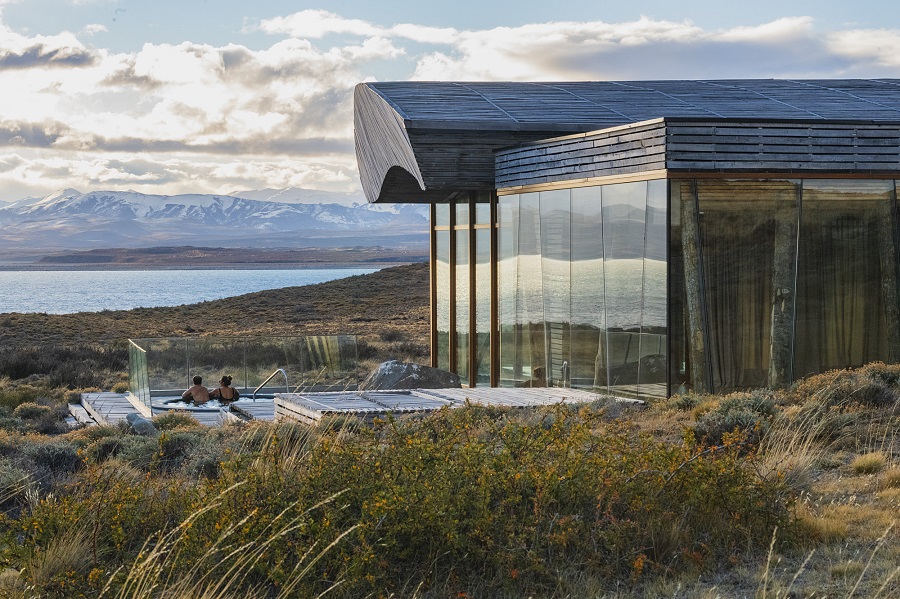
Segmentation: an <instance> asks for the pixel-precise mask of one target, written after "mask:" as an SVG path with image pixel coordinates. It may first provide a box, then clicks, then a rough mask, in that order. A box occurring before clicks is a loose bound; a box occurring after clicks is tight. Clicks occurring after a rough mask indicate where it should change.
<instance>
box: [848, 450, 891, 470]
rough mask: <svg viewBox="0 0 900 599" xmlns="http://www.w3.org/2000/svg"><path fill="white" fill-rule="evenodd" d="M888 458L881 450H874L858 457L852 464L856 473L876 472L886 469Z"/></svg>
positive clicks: (851, 466)
mask: <svg viewBox="0 0 900 599" xmlns="http://www.w3.org/2000/svg"><path fill="white" fill-rule="evenodd" d="M886 463H887V459H886V458H885V456H884V454H883V453H882V452H880V451H873V452H870V453H867V454H864V455H861V456H859V457H857V458H856V459H855V460H853V462H851V464H850V468H851V469H852V470H853V472H855V473H856V474H876V473H878V472H881V470H883V469H884V466H885V464H886Z"/></svg>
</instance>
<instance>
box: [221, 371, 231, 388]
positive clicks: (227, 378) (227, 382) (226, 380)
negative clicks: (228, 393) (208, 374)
mask: <svg viewBox="0 0 900 599" xmlns="http://www.w3.org/2000/svg"><path fill="white" fill-rule="evenodd" d="M222 382H223V383H225V386H226V387H230V386H231V377H230V376H228V375H227V374H226V375H224V376H223V377H222Z"/></svg>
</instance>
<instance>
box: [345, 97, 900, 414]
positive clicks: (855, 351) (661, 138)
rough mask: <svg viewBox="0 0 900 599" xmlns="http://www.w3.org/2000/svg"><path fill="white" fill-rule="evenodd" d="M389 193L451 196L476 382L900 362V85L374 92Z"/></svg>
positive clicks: (650, 387) (457, 357) (441, 301)
mask: <svg viewBox="0 0 900 599" xmlns="http://www.w3.org/2000/svg"><path fill="white" fill-rule="evenodd" d="M355 136H356V150H357V158H358V161H359V168H360V173H361V178H362V184H363V188H364V190H365V193H366V195H367V198H368V199H369V201H370V202H427V203H430V204H431V214H432V227H431V229H432V233H431V256H432V259H431V265H432V268H431V299H432V301H431V306H432V361H433V365H434V366H438V367H441V368H445V369H449V370H452V371H454V372H457V373H458V374H459V375H460V376H461V377H462V378H463V380H464V381H466V382H467V383H468V384H469V385H471V386H570V387H575V388H584V389H593V390H599V391H606V390H609V391H612V392H614V393H617V394H626V395H638V396H641V395H666V394H672V393H675V392H677V391H681V390H685V389H693V390H697V391H712V392H727V391H730V390H735V389H742V388H749V387H761V386H773V387H778V386H784V385H788V384H790V383H791V382H792V381H794V380H797V379H799V378H801V377H804V376H807V375H810V374H813V373H819V372H824V371H826V370H829V369H833V368H845V367H852V366H859V365H861V364H864V363H866V362H871V361H875V360H883V361H889V362H895V361H897V360H900V322H898V287H897V281H898V276H897V274H898V273H897V269H898V262H900V261H898V234H900V230H898V220H897V218H898V217H897V193H896V186H897V181H896V180H897V179H900V80H824V81H823V80H816V81H810V80H807V81H798V80H791V81H788V80H731V81H642V82H582V83H437V82H434V83H429V82H418V83H417V82H402V83H364V84H360V85H358V86H357V88H356V92H355Z"/></svg>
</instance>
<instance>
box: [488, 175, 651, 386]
mask: <svg viewBox="0 0 900 599" xmlns="http://www.w3.org/2000/svg"><path fill="white" fill-rule="evenodd" d="M666 212H667V201H666V186H665V182H664V181H652V182H648V181H640V182H636V183H622V184H614V185H604V186H597V187H581V188H575V189H563V190H553V191H547V192H538V193H527V194H519V195H509V196H503V197H501V198H500V199H499V213H500V219H499V221H500V227H499V232H498V235H499V237H498V239H499V247H500V256H499V260H500V264H499V267H498V273H499V281H498V288H499V290H500V293H499V296H500V297H499V302H500V323H499V327H500V373H499V382H500V384H501V385H503V386H571V387H576V388H583V389H593V390H598V391H602V392H613V393H617V394H624V395H634V396H641V395H664V394H665V392H666V364H667V356H666V352H667V340H666V276H667V275H666V222H667V220H666V219H667V217H666Z"/></svg>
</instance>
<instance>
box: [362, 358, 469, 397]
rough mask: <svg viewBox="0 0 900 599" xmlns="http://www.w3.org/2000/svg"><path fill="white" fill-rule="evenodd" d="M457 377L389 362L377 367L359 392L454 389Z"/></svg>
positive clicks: (395, 361)
mask: <svg viewBox="0 0 900 599" xmlns="http://www.w3.org/2000/svg"><path fill="white" fill-rule="evenodd" d="M459 387H460V384H459V376H457V375H455V374H453V373H452V372H447V371H446V370H441V369H440V368H431V367H430V366H420V365H419V364H409V363H406V362H401V361H400V360H390V361H388V362H384V363H382V364H380V365H379V366H378V368H376V369H375V370H374V371H372V373H371V374H370V375H369V376H367V377H366V379H365V380H364V381H363V382H362V383H361V384H360V386H359V389H360V391H375V390H378V389H456V388H459Z"/></svg>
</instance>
